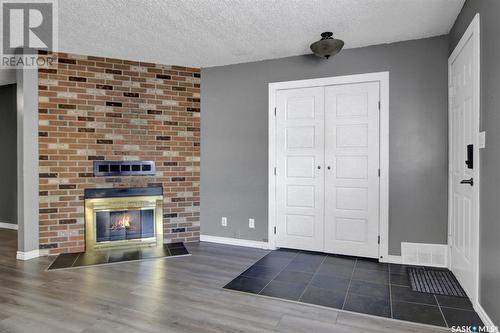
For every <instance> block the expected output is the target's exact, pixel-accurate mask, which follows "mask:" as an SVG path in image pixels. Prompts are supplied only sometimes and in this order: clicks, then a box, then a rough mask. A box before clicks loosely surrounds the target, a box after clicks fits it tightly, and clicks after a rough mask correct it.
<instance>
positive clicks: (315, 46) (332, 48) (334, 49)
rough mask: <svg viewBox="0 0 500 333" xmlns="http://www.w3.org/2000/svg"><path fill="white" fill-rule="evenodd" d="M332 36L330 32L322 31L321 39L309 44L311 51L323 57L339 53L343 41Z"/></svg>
mask: <svg viewBox="0 0 500 333" xmlns="http://www.w3.org/2000/svg"><path fill="white" fill-rule="evenodd" d="M332 36H333V33H332V32H323V33H322V34H321V39H320V40H318V41H317V42H314V43H312V44H311V51H313V53H314V54H315V55H317V56H318V57H325V58H326V59H328V58H330V57H331V56H334V55H336V54H337V53H339V52H340V50H342V48H343V47H344V41H343V40H340V39H336V38H333V37H332Z"/></svg>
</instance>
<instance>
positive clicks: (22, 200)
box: [17, 69, 39, 252]
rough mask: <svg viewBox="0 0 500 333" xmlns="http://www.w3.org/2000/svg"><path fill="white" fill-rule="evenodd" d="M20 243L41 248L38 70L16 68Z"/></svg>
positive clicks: (26, 247) (20, 248)
mask: <svg viewBox="0 0 500 333" xmlns="http://www.w3.org/2000/svg"><path fill="white" fill-rule="evenodd" d="M17 142H18V144H17V165H18V175H17V217H18V233H17V247H18V251H20V252H29V251H33V250H38V247H39V230H38V207H39V205H38V71H37V70H36V69H27V70H18V71H17Z"/></svg>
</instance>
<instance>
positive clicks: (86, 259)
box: [51, 251, 109, 268]
mask: <svg viewBox="0 0 500 333" xmlns="http://www.w3.org/2000/svg"><path fill="white" fill-rule="evenodd" d="M108 257H109V255H108V252H107V251H104V252H83V253H81V254H80V256H78V259H77V260H76V261H75V262H74V263H73V267H78V266H91V265H100V264H106V263H107V262H108ZM56 261H57V259H56ZM56 261H55V262H56ZM51 267H52V266H51ZM61 268H62V267H61Z"/></svg>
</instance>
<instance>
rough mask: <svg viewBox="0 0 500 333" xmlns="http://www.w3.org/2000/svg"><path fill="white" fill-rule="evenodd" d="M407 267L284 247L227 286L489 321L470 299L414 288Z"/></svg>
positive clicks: (384, 311)
mask: <svg viewBox="0 0 500 333" xmlns="http://www.w3.org/2000/svg"><path fill="white" fill-rule="evenodd" d="M407 267H408V266H405V265H395V264H384V263H379V262H378V261H376V260H370V259H364V258H356V257H348V256H337V255H330V254H328V255H327V254H324V253H316V252H307V251H296V250H287V249H280V250H277V251H272V252H271V253H269V254H268V255H266V256H265V257H263V258H262V259H260V260H259V261H258V262H256V263H255V264H254V265H253V266H251V267H250V268H248V269H247V270H246V271H244V272H243V273H242V274H241V275H240V276H238V277H237V278H235V279H234V280H233V281H231V282H230V283H228V284H227V285H226V286H225V287H224V288H227V289H232V290H237V291H242V292H248V293H253V294H259V295H265V296H271V297H277V298H283V299H288V300H293V301H299V302H304V303H311V304H317V305H322V306H327V307H332V308H337V309H343V310H348V311H353V312H361V313H366V314H371V315H376V316H382V317H388V318H394V319H400V320H406V321H412V322H417V323H423V324H429V325H436V326H444V327H452V326H469V325H470V326H473V325H483V324H482V321H481V319H480V318H479V316H478V315H477V314H476V312H474V310H473V308H472V304H471V303H470V302H469V300H468V299H466V298H459V297H450V296H441V295H434V294H426V293H420V292H415V291H412V290H411V288H410V283H409V280H408V275H407V273H406V268H407Z"/></svg>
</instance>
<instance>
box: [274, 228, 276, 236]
mask: <svg viewBox="0 0 500 333" xmlns="http://www.w3.org/2000/svg"><path fill="white" fill-rule="evenodd" d="M274 234H275V235H276V227H274Z"/></svg>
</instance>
